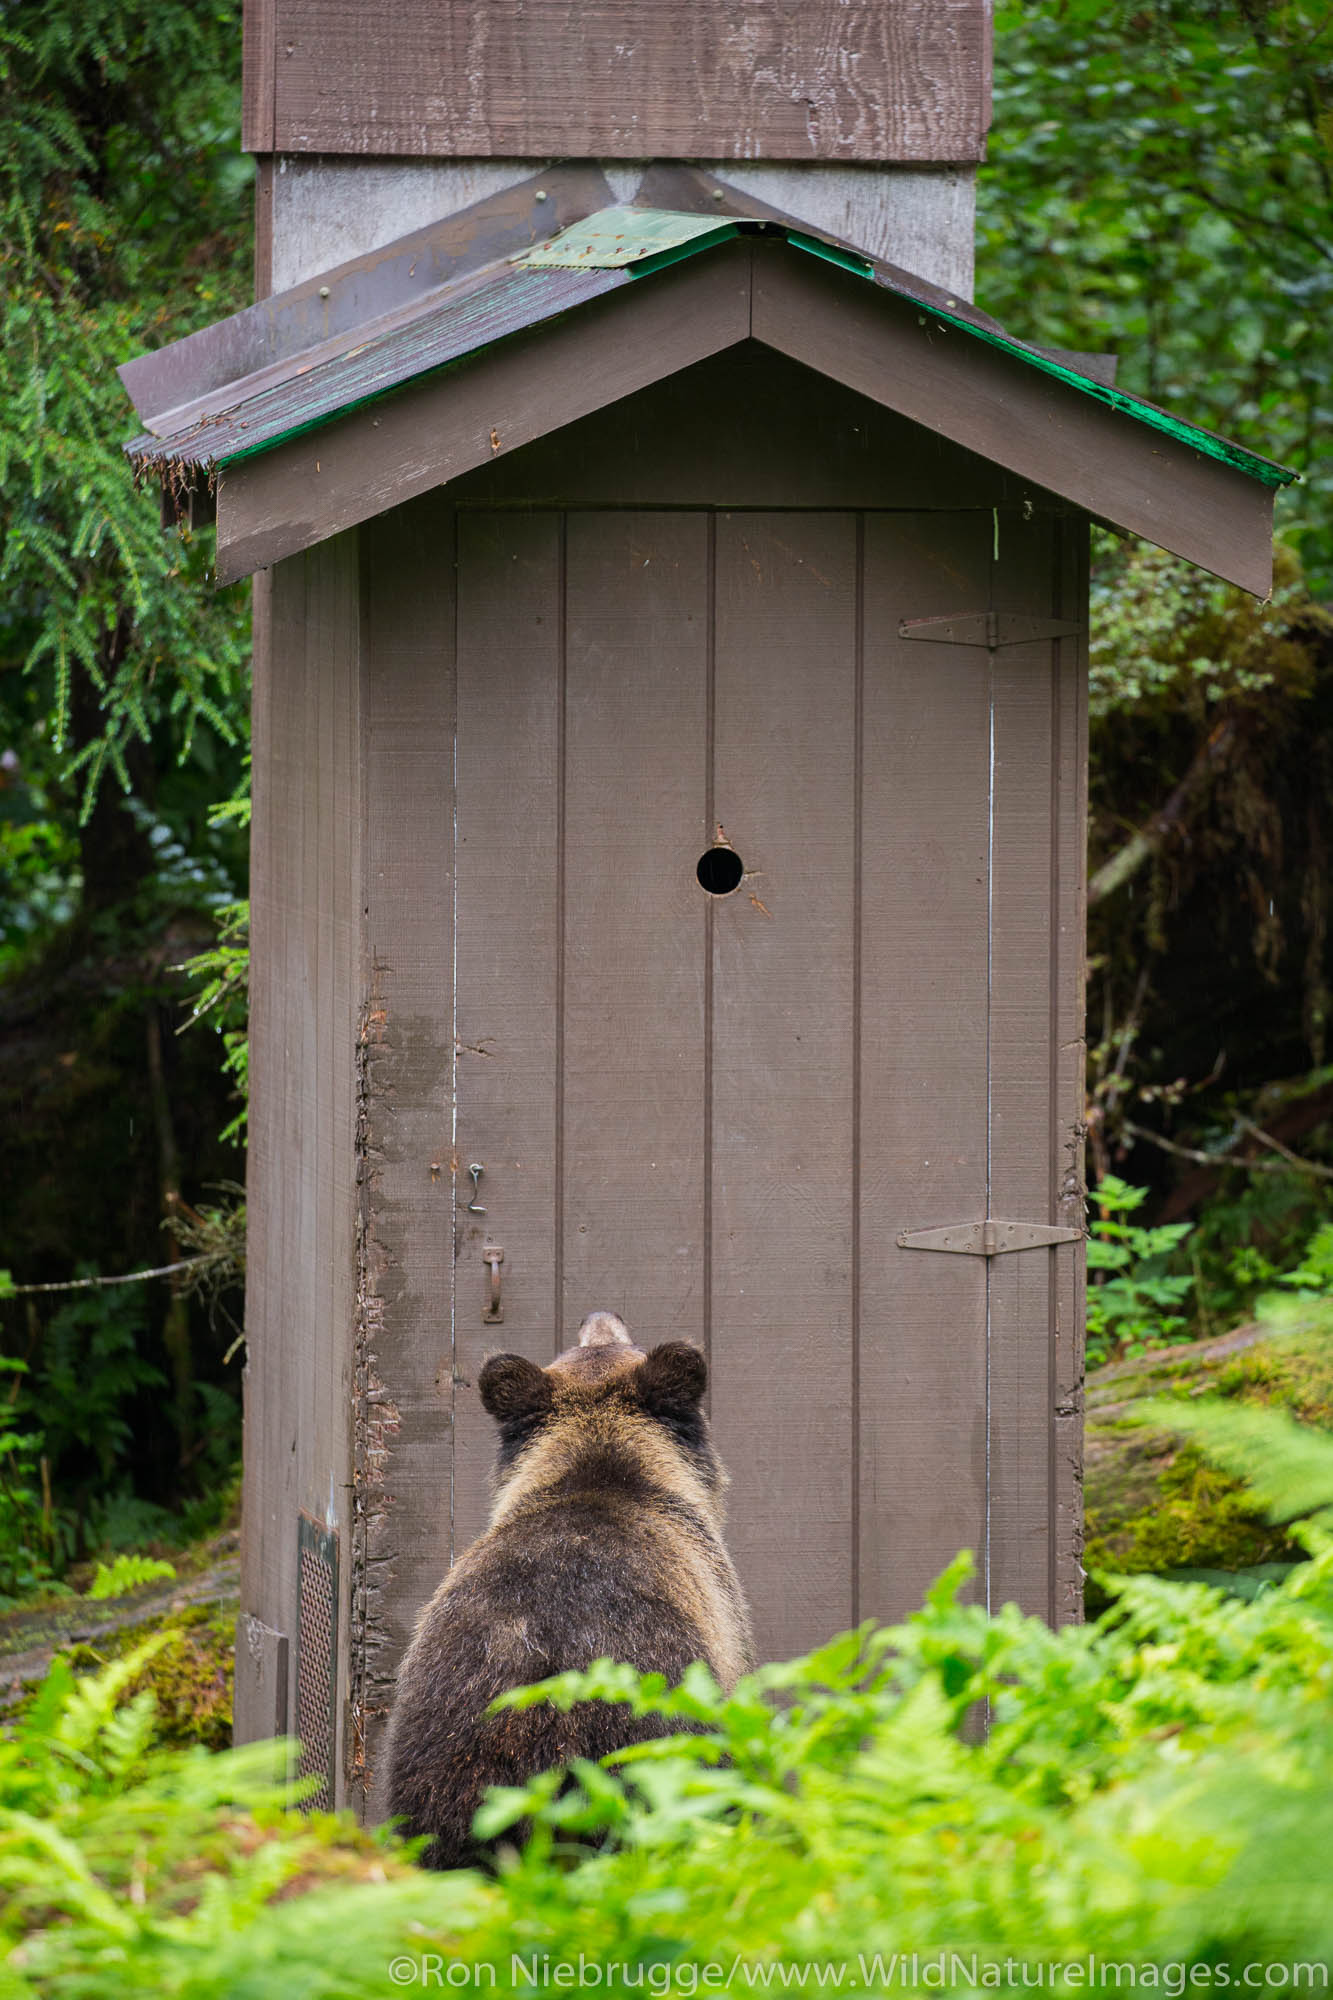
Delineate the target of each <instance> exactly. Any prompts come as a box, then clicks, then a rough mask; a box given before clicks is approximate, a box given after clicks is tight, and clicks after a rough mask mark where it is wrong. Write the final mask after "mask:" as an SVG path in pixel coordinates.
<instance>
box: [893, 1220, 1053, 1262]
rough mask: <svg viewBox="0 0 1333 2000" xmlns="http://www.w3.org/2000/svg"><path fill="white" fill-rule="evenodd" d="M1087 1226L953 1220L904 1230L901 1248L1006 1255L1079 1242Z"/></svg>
mask: <svg viewBox="0 0 1333 2000" xmlns="http://www.w3.org/2000/svg"><path fill="white" fill-rule="evenodd" d="M1086 1234H1087V1232H1086V1230H1083V1229H1061V1228H1058V1227H1053V1226H1051V1225H1049V1224H1047V1223H1045V1222H997V1221H996V1220H995V1219H994V1217H991V1218H990V1219H988V1220H987V1221H985V1222H949V1223H946V1224H945V1226H944V1228H943V1229H903V1230H900V1231H899V1234H898V1247H899V1249H900V1250H953V1251H956V1252H957V1253H958V1255H959V1256H961V1257H1003V1256H1004V1255H1005V1253H1006V1252H1007V1251H1010V1250H1039V1249H1041V1248H1042V1246H1043V1245H1044V1244H1047V1243H1078V1242H1080V1241H1081V1240H1082V1238H1083V1237H1084V1236H1085V1235H1086Z"/></svg>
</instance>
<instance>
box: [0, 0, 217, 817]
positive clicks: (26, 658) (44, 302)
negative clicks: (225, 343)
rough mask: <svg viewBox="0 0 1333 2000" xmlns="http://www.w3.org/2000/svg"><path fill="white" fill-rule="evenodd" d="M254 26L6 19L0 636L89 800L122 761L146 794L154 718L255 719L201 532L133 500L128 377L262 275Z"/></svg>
mask: <svg viewBox="0 0 1333 2000" xmlns="http://www.w3.org/2000/svg"><path fill="white" fill-rule="evenodd" d="M239 28H240V23H239V19H238V10H237V9H236V8H235V7H233V6H229V5H220V4H217V0H211V4H208V5H205V6H202V7H189V8H182V7H158V8H152V9H146V8H143V7H141V6H135V5H127V4H126V0H64V4H60V0H56V4H53V5H47V4H43V5H41V6H36V5H32V4H27V5H22V4H20V5H18V6H12V7H9V8H7V9H6V11H5V19H4V23H3V27H2V28H0V60H2V61H3V65H4V67H3V73H2V75H0V141H2V142H3V143H0V162H3V165H2V166H0V240H2V241H3V246H4V257H5V314H4V336H3V344H0V493H2V494H3V500H2V502H0V505H2V507H3V512H2V513H0V530H2V540H0V582H3V584H4V586H5V604H6V609H5V612H4V614H3V618H2V619H0V649H2V650H3V654H4V656H5V657H6V659H7V661H9V662H11V663H12V662H18V663H21V664H22V666H23V667H24V669H25V670H26V671H27V672H28V673H29V674H30V675H35V676H36V675H39V676H41V677H42V678H41V680H40V683H39V685H40V690H41V692H40V694H39V696H38V701H37V708H38V711H39V713H40V716H41V717H42V718H43V720H44V722H45V725H46V726H45V730H44V732H43V733H44V735H45V737H46V739H47V741H48V742H49V745H50V754H51V757H52V758H54V759H59V760H61V762H60V769H61V773H62V775H63V774H64V773H68V772H70V771H74V770H77V771H80V772H82V774H83V778H84V787H83V796H84V799H85V802H87V801H88V800H90V798H91V795H92V790H93V788H94V787H95V785H96V783H97V781H98V778H99V777H100V774H101V772H102V769H103V767H104V766H105V765H107V764H109V765H110V766H111V768H112V770H113V771H114V772H115V774H116V776H117V778H118V779H119V781H120V783H121V784H122V786H123V787H124V789H126V790H127V791H128V789H129V787H130V772H129V765H128V763H127V752H128V749H129V746H130V744H131V742H133V741H135V740H137V741H139V742H140V743H141V744H145V745H147V744H149V743H150V741H151V738H152V736H153V733H154V731H155V730H162V731H164V732H165V733H166V734H167V735H168V736H169V737H170V738H171V739H172V740H173V742H174V745H175V747H176V750H177V752H178V754H179V755H181V756H185V755H188V752H189V749H190V746H191V742H192V739H193V736H194V732H195V729H196V727H197V726H198V724H199V723H200V722H201V721H205V722H207V723H208V724H209V725H210V727H211V728H212V729H213V731H214V732H215V733H216V735H217V736H218V737H219V738H220V739H221V740H222V741H223V742H225V743H231V742H234V741H236V739H237V737H238V735H239V733H240V724H241V717H242V706H241V698H242V690H243V682H244V668H245V662H246V619H245V607H244V600H243V596H242V594H241V593H238V592H231V593H229V594H225V595H223V596H221V597H218V596H215V595H213V594H211V593H210V592H209V591H208V590H206V589H205V588H204V584H205V566H206V555H205V551H204V549H203V547H202V546H191V545H188V544H184V543H181V542H180V541H178V540H176V539H174V538H167V537H164V536H163V535H162V533H161V531H160V529H159V526H158V523H157V520H156V517H155V513H154V510H153V509H152V507H151V506H149V505H145V504H143V503H136V502H134V501H133V500H132V499H131V498H130V496H129V495H128V494H127V476H126V467H125V461H124V459H123V458H122V456H121V453H120V449H119V445H120V441H121V439H122V437H123V436H124V435H125V433H126V429H127V425H128V423H129V421H130V414H129V412H128V411H127V407H126V404H125V399H124V393H123V391H122V390H121V388H120V385H119V383H118V382H117V380H116V377H115V374H114V368H115V364H116V363H117V362H119V361H122V360H125V359H127V358H128V357H129V356H130V355H131V354H133V353H134V352H136V351H137V350H138V349H140V348H142V347H143V346H145V345H156V344H160V343H161V342H162V341H164V340H168V339H172V338H174V337H176V336H177V335H179V334H182V333H187V332H189V331H191V329H192V328H193V327H194V326H197V325H200V324H202V323H203V322H205V321H206V320H208V319H210V318H212V317H215V316H216V315H217V314H218V313H219V312H222V311H226V310H227V309H228V308H229V307H230V306H231V305H232V303H233V302H234V300H235V299H236V297H237V294H238V291H239V289H240V286H241V285H242V284H243V282H244V279H243V273H244V269H245V262H246V247H245V246H246V233H245V227H244V223H245V213H244V209H243V208H242V207H241V206H240V203H239V197H240V195H241V190H242V187H243V184H244V181H245V178H246V172H247V167H246V163H245V162H243V161H242V160H241V159H239V158H238V157H237V156H236V155H235V151H234V148H235V143H236V137H237V134H236V128H235V123H234V117H235V106H234V102H229V101H228V96H229V93H228V94H223V93H222V92H220V91H219V72H221V74H222V75H223V76H226V75H228V73H230V72H231V71H232V70H233V68H234V57H233V55H232V52H231V45H232V44H233V43H234V41H235V39H236V38H237V37H238V35H239ZM201 212H202V213H203V214H205V215H208V216H210V217H211V218H212V220H213V222H214V227H215V233H214V234H213V235H211V236H209V237H207V238H205V239H204V241H202V242H200V240H199V237H200V232H199V227H198V218H199V216H200V214H201ZM183 242H184V243H188V244H190V245H192V246H194V254H193V256H192V258H191V260H190V268H189V269H187V271H185V272H182V271H181V269H180V268H179V266H178V264H177V261H176V259H177V257H178V255H179V250H180V247H181V245H182V243H183ZM80 677H83V679H84V681H85V682H86V688H87V693H88V695H90V696H91V697H92V699H91V714H92V715H93V716H95V717H97V718H98V720H97V721H96V723H95V725H92V726H89V725H86V724H85V725H83V726H81V725H80V721H79V712H80V709H81V707H82V708H84V709H87V708H89V703H88V702H86V701H85V702H82V703H81V700H80ZM33 734H34V735H36V734H37V732H36V730H35V728H34V730H33ZM71 753H72V754H71ZM39 762H46V769H47V771H50V770H51V764H50V762H49V761H47V760H44V759H43V760H39Z"/></svg>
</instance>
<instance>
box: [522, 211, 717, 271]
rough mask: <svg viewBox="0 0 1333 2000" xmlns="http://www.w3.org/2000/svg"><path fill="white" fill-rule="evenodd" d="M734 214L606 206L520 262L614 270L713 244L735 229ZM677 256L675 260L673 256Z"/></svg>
mask: <svg viewBox="0 0 1333 2000" xmlns="http://www.w3.org/2000/svg"><path fill="white" fill-rule="evenodd" d="M737 228H738V225H737V223H736V222H735V221H734V220H733V219H732V218H731V217H730V216H719V215H675V214H673V213H671V212H670V211H669V210H667V209H661V208H603V209H600V210H599V211H598V213H597V214H596V215H590V216H589V217H588V219H587V221H586V222H575V223H571V225H570V227H569V228H568V229H563V230H561V232H560V234H559V235H558V236H552V237H551V238H550V239H549V240H548V241H547V242H545V243H539V244H538V245H537V246H536V248H535V249H533V250H524V251H521V252H520V253H519V254H518V255H517V256H516V257H515V258H514V262H515V263H516V264H523V265H528V266H531V267H532V268H534V269H538V270H541V269H559V270H578V271H586V270H592V269H596V270H602V271H608V270H616V269H619V268H620V267H622V266H623V265H626V264H638V263H641V262H642V261H643V260H644V259H645V258H652V259H653V260H654V261H655V260H656V259H657V258H658V257H660V256H661V254H662V253H663V251H672V250H678V249H680V248H682V246H684V245H688V246H689V248H690V249H691V250H705V249H711V248H712V246H713V244H714V243H723V242H725V241H726V239H727V237H729V236H734V235H735V234H736V233H737ZM673 261H674V260H673Z"/></svg>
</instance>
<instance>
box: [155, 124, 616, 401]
mask: <svg viewBox="0 0 1333 2000" xmlns="http://www.w3.org/2000/svg"><path fill="white" fill-rule="evenodd" d="M611 199H612V196H611V190H610V188H609V187H608V186H607V183H606V181H605V179H604V177H603V175H602V172H601V170H600V168H598V167H595V166H590V165H586V164H579V163H573V164H562V165H558V166H553V167H550V168H548V169H547V170H545V171H544V172H542V173H537V174H533V175H532V176H530V178H529V179H527V180H525V181H521V182H519V183H518V185H517V186H515V187H511V188H506V189H504V190H502V191H501V192H500V193H499V194H495V195H489V196H487V198H486V199H485V200H484V201H478V202H474V203H472V205H471V206H470V207H468V208H464V209H459V210H458V211H457V212H456V213H454V214H453V215H448V216H445V217H443V218H442V219H441V220H439V221H437V222H431V223H427V224H426V225H425V227H424V228H422V229H416V230H413V231H412V232H411V233H410V234H409V235H407V236H400V237H397V238H395V239H394V241H393V242H391V243H386V244H383V245H381V246H380V247H379V248H377V249H375V250H368V251H366V252H365V253H364V254H363V255H362V256H360V257H353V258H350V259H349V260H348V262H347V263H345V264H339V265H335V266H334V267H333V268H332V269H331V270H328V271H321V272H319V273H318V275H317V276H315V277H313V278H309V279H307V280H306V281H305V282H304V283H303V284H300V285H293V286H291V287H290V288H289V289H288V290H287V291H284V292H277V293H275V294H274V295H273V296H272V297H270V298H266V299H261V300H260V301H259V302H258V303H257V304H256V305H252V306H247V307H246V308H245V310H244V311H242V312H239V313H233V314H231V316H230V317H229V318H227V319H223V320H218V321H216V322H215V323H214V324H213V325H212V326H206V327H203V328H202V329H201V330H200V331H199V332H198V333H193V334H188V335H187V336H186V337H185V338H184V339H183V340H177V341H173V342H172V343H171V344H170V346H167V347H161V348H157V349H155V350H154V351H153V352H152V353H149V354H141V355H139V356H137V357H136V358H135V359H134V360H133V361H127V362H125V363H124V365H123V366H122V367H121V368H120V369H118V370H117V373H118V374H119V376H120V379H121V381H122V382H123V383H124V385H125V388H126V391H127V392H128V394H129V397H130V400H131V401H132V402H133V404H134V407H135V409H136V410H137V411H138V413H139V416H140V419H141V420H142V422H143V424H144V427H145V429H146V430H150V431H151V430H154V429H155V428H156V427H158V426H161V427H163V428H164V429H165V428H170V429H173V430H174V429H176V428H177V427H178V425H177V423H176V422H175V421H172V422H170V423H168V421H167V420H168V419H178V418H182V417H186V416H187V414H188V412H189V411H190V410H191V409H192V407H193V406H194V405H195V404H199V405H201V406H202V405H204V404H205V400H206V399H214V400H215V399H216V397H217V395H218V392H220V391H226V390H228V389H231V388H233V387H236V388H239V386H240V384H241V383H242V382H245V393H246V394H249V393H250V391H251V388H252V386H253V385H252V384H251V382H250V381H249V380H247V379H246V378H249V377H262V384H261V386H262V385H266V384H267V383H269V382H272V381H276V380H279V379H281V374H282V370H283V367H284V364H289V363H290V362H291V361H292V360H293V359H295V358H298V357H305V356H309V357H310V358H311V359H312V361H313V359H314V358H315V357H316V356H317V355H322V354H323V353H324V352H326V351H327V348H328V343H330V342H332V341H333V340H335V339H337V338H342V339H346V337H347V336H348V335H349V334H356V333H361V332H364V331H367V330H368V328H369V326H370V324H371V323H372V322H380V321H386V322H389V323H393V322H394V321H395V320H396V319H397V317H398V316H399V315H400V313H401V312H403V311H404V310H406V309H409V308H411V307H413V306H417V305H420V304H421V303H422V302H423V301H424V300H425V298H426V297H427V295H428V294H430V293H431V292H435V291H438V290H439V289H440V287H441V286H442V285H447V284H451V283H456V282H457V281H458V280H459V279H461V278H463V277H465V276H467V275H469V274H471V273H472V272H474V271H478V270H480V269H481V268H482V267H483V266H485V265H488V264H494V263H498V262H501V261H503V260H504V259H505V258H507V257H510V256H512V255H513V254H514V252H515V251H520V250H525V249H527V248H528V247H529V246H530V245H532V244H534V243H537V242H540V241H541V240H542V238H543V237H545V236H549V235H551V234H552V232H553V231H554V230H556V229H563V228H566V227H567V226H568V225H569V224H570V223H573V222H580V221H582V220H583V218H584V217H585V216H587V215H592V214H594V213H595V212H596V210H597V209H599V208H604V207H606V206H607V205H608V204H609V202H610V201H611Z"/></svg>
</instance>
